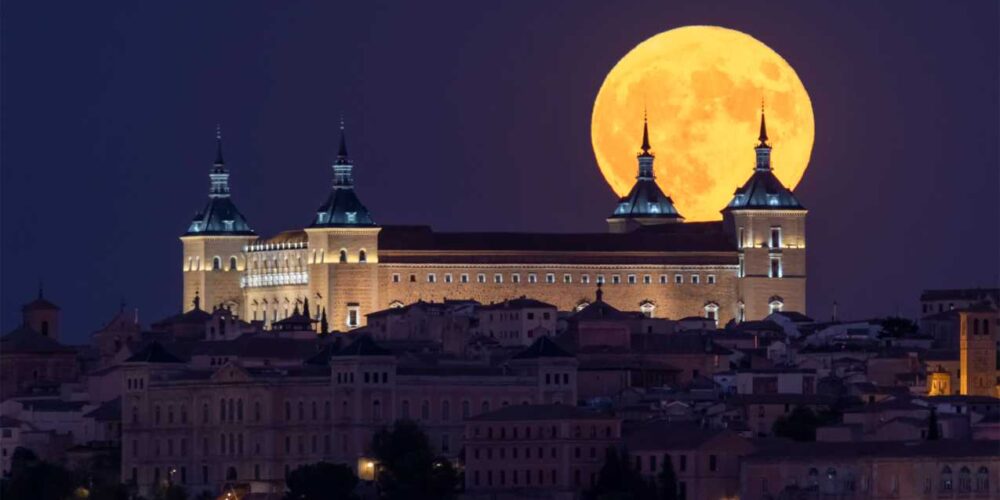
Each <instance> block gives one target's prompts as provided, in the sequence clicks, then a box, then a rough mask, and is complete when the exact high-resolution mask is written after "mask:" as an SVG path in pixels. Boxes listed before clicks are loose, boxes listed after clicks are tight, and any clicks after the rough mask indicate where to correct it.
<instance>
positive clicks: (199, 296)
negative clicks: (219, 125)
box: [181, 130, 256, 311]
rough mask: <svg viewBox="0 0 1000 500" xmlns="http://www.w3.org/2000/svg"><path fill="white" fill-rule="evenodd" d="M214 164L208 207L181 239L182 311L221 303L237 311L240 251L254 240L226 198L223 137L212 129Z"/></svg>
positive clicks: (242, 261)
mask: <svg viewBox="0 0 1000 500" xmlns="http://www.w3.org/2000/svg"><path fill="white" fill-rule="evenodd" d="M215 141H216V156H215V163H214V164H213V165H212V170H211V171H210V172H209V174H208V177H209V180H210V181H211V188H210V190H209V194H208V204H207V205H205V208H204V209H203V210H202V211H201V212H198V213H197V214H195V216H194V219H192V220H191V224H190V225H189V226H188V230H187V232H186V233H184V235H183V236H181V242H182V244H183V246H184V261H183V264H182V265H183V267H184V304H183V307H182V308H183V310H184V311H189V310H191V309H195V308H204V309H211V308H213V307H215V306H218V305H220V304H224V305H227V306H229V307H230V308H232V310H234V311H242V306H243V293H242V290H241V288H240V274H241V272H242V271H243V270H244V266H245V259H244V256H243V255H244V254H243V250H244V246H245V245H246V244H247V243H249V242H250V241H252V240H253V239H254V238H255V237H256V235H255V234H254V232H253V230H252V229H250V225H249V224H247V220H246V218H245V217H243V214H241V213H240V211H239V210H238V209H237V208H236V205H235V204H234V203H233V200H232V198H231V197H230V195H229V170H228V169H227V168H226V163H225V161H224V160H223V159H222V133H221V131H219V130H216V134H215Z"/></svg>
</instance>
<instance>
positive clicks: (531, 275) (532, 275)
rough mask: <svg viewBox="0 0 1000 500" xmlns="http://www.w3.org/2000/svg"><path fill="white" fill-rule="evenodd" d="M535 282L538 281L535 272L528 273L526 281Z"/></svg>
mask: <svg viewBox="0 0 1000 500" xmlns="http://www.w3.org/2000/svg"><path fill="white" fill-rule="evenodd" d="M537 282H538V276H537V275H535V273H530V274H528V283H537Z"/></svg>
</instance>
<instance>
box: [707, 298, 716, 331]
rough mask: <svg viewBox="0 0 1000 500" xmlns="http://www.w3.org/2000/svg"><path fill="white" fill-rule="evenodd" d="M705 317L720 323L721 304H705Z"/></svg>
mask: <svg viewBox="0 0 1000 500" xmlns="http://www.w3.org/2000/svg"><path fill="white" fill-rule="evenodd" d="M705 319H710V320H712V321H715V323H716V325H718V323H719V305H718V304H716V303H714V302H713V303H710V304H706V305H705Z"/></svg>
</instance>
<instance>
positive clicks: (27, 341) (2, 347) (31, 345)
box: [0, 325, 74, 353]
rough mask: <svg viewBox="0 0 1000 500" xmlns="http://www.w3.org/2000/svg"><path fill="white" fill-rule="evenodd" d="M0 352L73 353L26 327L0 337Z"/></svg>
mask: <svg viewBox="0 0 1000 500" xmlns="http://www.w3.org/2000/svg"><path fill="white" fill-rule="evenodd" d="M0 351H2V352H4V353H56V352H74V349H73V348H72V347H67V346H64V345H62V344H60V343H59V342H56V341H55V340H53V339H51V338H49V337H46V336H45V335H42V334H41V333H38V332H36V331H34V330H32V329H31V328H29V327H28V326H26V325H21V326H19V327H17V328H16V329H15V330H14V331H12V332H10V333H8V334H6V335H4V336H3V337H0Z"/></svg>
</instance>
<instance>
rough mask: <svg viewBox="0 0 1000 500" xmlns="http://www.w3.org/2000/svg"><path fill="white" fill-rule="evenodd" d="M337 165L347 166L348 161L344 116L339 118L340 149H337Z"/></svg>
mask: <svg viewBox="0 0 1000 500" xmlns="http://www.w3.org/2000/svg"><path fill="white" fill-rule="evenodd" d="M337 164H338V165H348V164H350V160H348V159H347V132H346V131H344V116H343V115H341V117H340V147H339V148H338V149H337Z"/></svg>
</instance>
